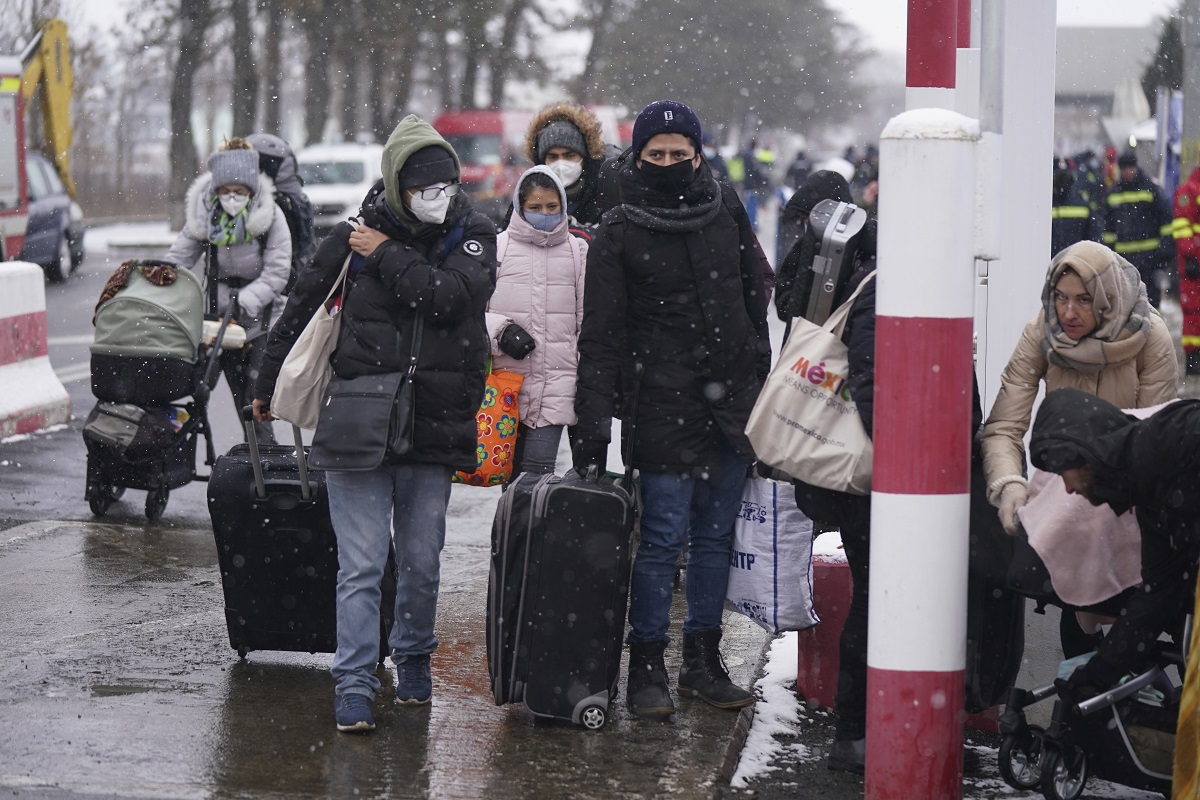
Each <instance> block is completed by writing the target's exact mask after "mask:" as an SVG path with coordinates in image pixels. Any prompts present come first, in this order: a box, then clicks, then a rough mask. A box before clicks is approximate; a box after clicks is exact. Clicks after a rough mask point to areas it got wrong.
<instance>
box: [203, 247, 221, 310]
mask: <svg viewBox="0 0 1200 800" xmlns="http://www.w3.org/2000/svg"><path fill="white" fill-rule="evenodd" d="M207 255H208V258H207V260H206V261H205V263H204V289H205V291H206V292H207V293H208V308H207V309H205V312H206V313H207V314H208V315H209V316H211V317H216V316H217V272H218V268H217V246H216V245H215V244H213V243H212V242H209V244H208V250H207Z"/></svg>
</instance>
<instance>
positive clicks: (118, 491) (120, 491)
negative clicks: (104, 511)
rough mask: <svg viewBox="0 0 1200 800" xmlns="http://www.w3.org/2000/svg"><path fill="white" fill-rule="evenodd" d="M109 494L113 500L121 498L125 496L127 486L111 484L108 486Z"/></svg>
mask: <svg viewBox="0 0 1200 800" xmlns="http://www.w3.org/2000/svg"><path fill="white" fill-rule="evenodd" d="M108 496H109V498H110V499H112V500H120V499H121V498H122V497H124V496H125V487H124V486H109V487H108Z"/></svg>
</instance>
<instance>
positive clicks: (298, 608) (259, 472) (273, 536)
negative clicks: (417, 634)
mask: <svg viewBox="0 0 1200 800" xmlns="http://www.w3.org/2000/svg"><path fill="white" fill-rule="evenodd" d="M247 411H248V409H247ZM292 430H293V433H294V436H295V445H294V446H288V445H267V446H262V447H260V446H259V445H258V443H257V441H256V440H255V437H254V425H253V423H252V422H250V421H247V422H246V435H247V440H248V441H247V442H246V443H243V444H238V445H234V446H233V447H232V448H231V449H230V450H229V452H228V453H227V454H225V455H223V456H221V457H220V458H218V459H217V462H216V464H214V465H213V469H212V476H211V478H210V479H209V482H208V507H209V512H210V514H211V515H212V523H213V534H214V536H215V537H216V540H217V561H218V564H219V566H220V568H221V585H222V588H223V590H224V594H225V622H226V625H227V627H228V629H229V645H230V646H231V647H233V648H234V649H235V650H237V652H238V655H240V656H242V657H243V658H244V657H245V656H246V653H248V652H250V651H251V650H288V651H293V652H302V653H305V652H306V653H332V652H334V651H335V650H336V649H337V612H336V600H335V589H336V585H337V573H338V557H337V540H336V539H335V537H334V533H333V523H332V522H331V521H330V519H329V496H328V495H327V494H326V490H325V473H324V472H322V471H320V470H310V469H308V466H307V452H306V449H305V448H304V446H303V443H302V441H301V439H300V429H299V428H296V427H294V426H293V429H292ZM298 456H299V457H298ZM395 598H396V583H395V561H394V554H391V553H389V556H388V564H387V568H386V569H385V571H384V578H383V598H382V601H381V615H380V650H379V660H380V661H381V662H382V661H383V658H384V656H386V655H387V652H388V646H387V632H388V631H389V630H390V629H391V624H392V619H393V617H394V613H393V609H394V608H395Z"/></svg>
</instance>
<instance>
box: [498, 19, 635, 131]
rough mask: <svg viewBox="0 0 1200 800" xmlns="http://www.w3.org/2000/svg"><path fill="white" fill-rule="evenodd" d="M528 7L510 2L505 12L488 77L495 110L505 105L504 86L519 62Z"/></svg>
mask: <svg viewBox="0 0 1200 800" xmlns="http://www.w3.org/2000/svg"><path fill="white" fill-rule="evenodd" d="M608 2H611V0H608ZM528 7H529V0H509V2H508V8H506V9H505V11H504V17H503V20H504V27H503V29H502V30H501V32H500V41H499V42H498V43H497V44H496V45H495V46H494V47H493V48H492V58H491V74H490V75H489V76H488V97H489V99H490V100H491V103H492V107H493V108H499V107H500V106H501V105H503V103H504V84H506V83H507V82H508V79H509V77H510V75H511V73H512V68H513V65H514V64H515V63H516V60H517V59H516V46H517V36H518V35H519V34H520V33H521V22H522V18H523V16H524V14H525V10H526V9H527V8H528Z"/></svg>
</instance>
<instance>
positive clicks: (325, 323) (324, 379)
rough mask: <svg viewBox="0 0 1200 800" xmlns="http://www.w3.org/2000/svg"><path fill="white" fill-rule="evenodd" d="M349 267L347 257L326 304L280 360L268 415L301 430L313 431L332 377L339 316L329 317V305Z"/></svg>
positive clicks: (339, 326)
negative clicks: (270, 414)
mask: <svg viewBox="0 0 1200 800" xmlns="http://www.w3.org/2000/svg"><path fill="white" fill-rule="evenodd" d="M349 266H350V257H349V256H347V257H346V261H345V263H344V264H342V272H341V274H340V275H339V276H338V279H337V280H336V281H334V284H333V288H332V289H330V290H329V295H328V296H327V297H326V298H325V302H323V303H321V305H320V307H319V308H317V312H316V313H315V314H313V316H312V319H310V320H309V321H308V324H307V325H305V326H304V330H303V331H301V332H300V336H299V337H298V338H297V339H296V343H295V344H294V345H292V349H291V350H290V351H289V352H288V354H287V358H285V359H284V360H283V366H281V367H280V368H279V378H278V379H277V380H276V381H275V392H274V394H272V395H271V413H272V414H273V415H275V416H276V417H278V418H279V419H281V420H284V421H285V422H290V423H292V424H293V425H295V426H297V427H300V428H307V429H308V430H316V427H317V417H318V416H319V415H320V411H321V400H322V399H323V398H324V396H325V388H326V387H327V386H328V385H329V379H330V378H331V377H332V376H333V365H332V364H331V363H329V356H330V355H331V354H332V353H333V350H334V348H335V347H337V340H338V332H339V331H340V330H341V323H342V315H341V314H340V313H338V314H334V315H332V316H331V315H330V313H329V312H330V305H331V301H332V300H333V298H334V295H336V294H337V293H338V292H340V291H341V290H342V287H343V285H344V283H345V280H346V270H347V268H349Z"/></svg>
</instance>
